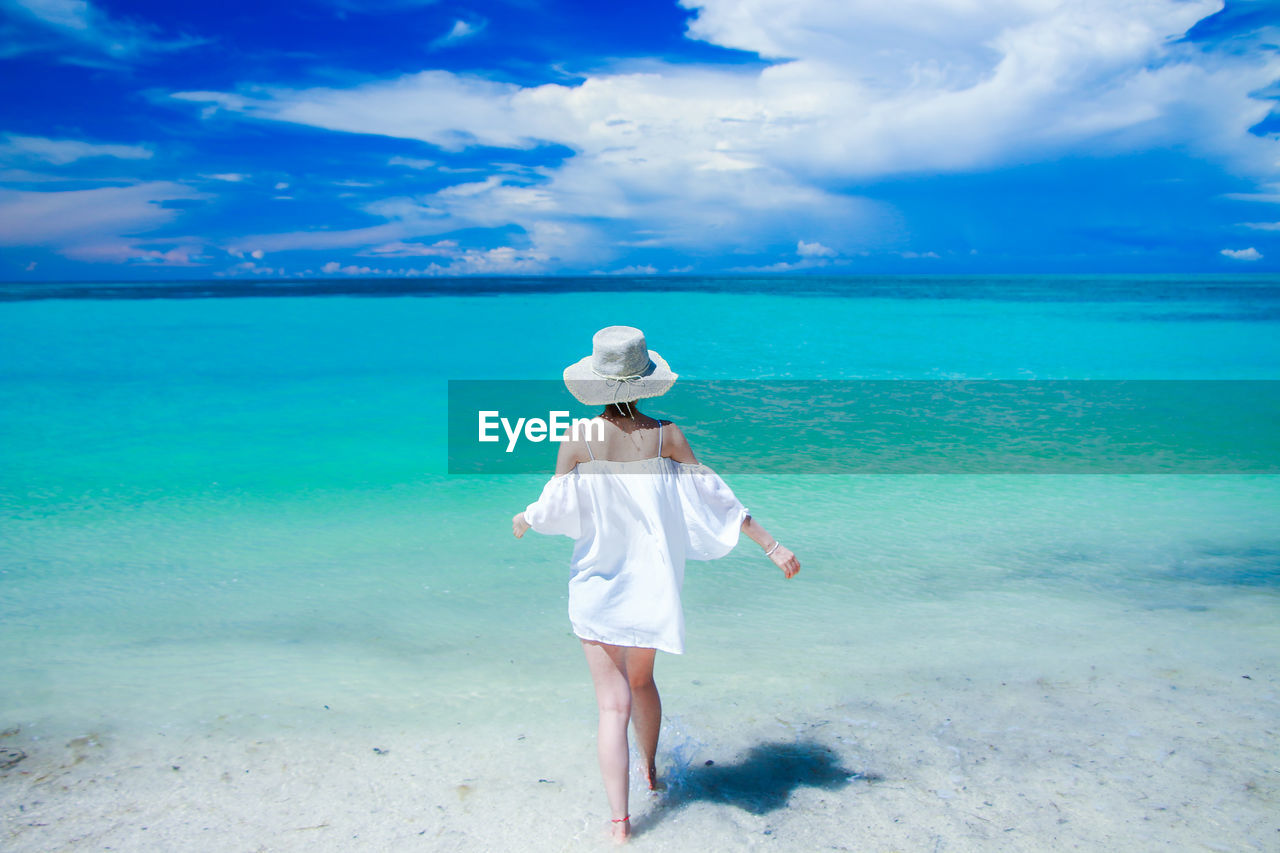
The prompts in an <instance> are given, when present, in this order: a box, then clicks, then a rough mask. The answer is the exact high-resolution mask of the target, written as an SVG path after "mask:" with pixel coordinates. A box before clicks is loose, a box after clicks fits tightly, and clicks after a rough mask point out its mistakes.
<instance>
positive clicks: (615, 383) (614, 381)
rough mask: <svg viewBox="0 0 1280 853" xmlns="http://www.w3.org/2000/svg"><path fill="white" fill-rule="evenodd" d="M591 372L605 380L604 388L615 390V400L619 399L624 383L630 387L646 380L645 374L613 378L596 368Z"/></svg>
mask: <svg viewBox="0 0 1280 853" xmlns="http://www.w3.org/2000/svg"><path fill="white" fill-rule="evenodd" d="M591 372H592V373H594V374H595V375H596V376H599V377H600V378H601V379H603V380H604V387H606V388H612V389H613V399H614V400H617V399H618V391H619V389H621V388H622V385H623V383H626V384H628V385H630V384H633V383H635V382H637V381H639V380H641V379H643V378H644V374H643V373H632V374H631V375H629V376H612V375H610V374H608V373H601V372H600V371H598V370H596V369H595V368H594V367H593V368H591Z"/></svg>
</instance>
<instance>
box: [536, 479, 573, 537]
mask: <svg viewBox="0 0 1280 853" xmlns="http://www.w3.org/2000/svg"><path fill="white" fill-rule="evenodd" d="M524 520H525V521H527V522H528V523H529V526H530V527H532V528H533V529H534V530H536V531H538V532H539V533H545V534H547V535H548V536H554V535H564V536H568V537H569V538H571V539H577V538H579V537H581V536H582V504H581V501H580V500H579V497H578V474H577V472H573V471H571V472H569V473H568V474H561V475H560V476H558V477H552V478H551V479H550V480H549V481H548V482H547V484H546V485H545V486H543V487H542V494H541V495H540V496H539V497H538V499H537V500H536V501H534V502H533V503H531V504H529V506H528V507H526V508H525V511H524Z"/></svg>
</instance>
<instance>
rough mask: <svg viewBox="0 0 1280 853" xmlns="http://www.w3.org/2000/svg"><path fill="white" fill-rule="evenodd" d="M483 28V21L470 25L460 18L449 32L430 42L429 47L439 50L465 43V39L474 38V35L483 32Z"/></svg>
mask: <svg viewBox="0 0 1280 853" xmlns="http://www.w3.org/2000/svg"><path fill="white" fill-rule="evenodd" d="M484 27H485V22H484V21H478V22H476V23H471V22H469V21H464V20H462V19H461V18H459V19H457V20H456V21H454V22H453V26H452V27H451V28H450V29H449V32H447V33H445V34H444V35H442V36H440V38H438V39H436V40H435V41H433V42H431V46H432V47H433V48H441V47H449V46H451V45H455V44H457V43H458V42H460V41H465V40H466V39H469V38H471V37H473V36H475V35H476V33H478V32H480V31H481V30H483V29H484Z"/></svg>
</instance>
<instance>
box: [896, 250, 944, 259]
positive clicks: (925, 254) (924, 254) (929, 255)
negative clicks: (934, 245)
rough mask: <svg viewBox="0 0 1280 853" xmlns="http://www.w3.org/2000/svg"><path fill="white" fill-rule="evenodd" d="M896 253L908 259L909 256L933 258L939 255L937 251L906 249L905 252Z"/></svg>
mask: <svg viewBox="0 0 1280 853" xmlns="http://www.w3.org/2000/svg"><path fill="white" fill-rule="evenodd" d="M898 255H899V256H900V257H903V258H908V259H910V258H935V259H936V258H938V257H939V255H938V253H937V252H912V251H906V252H899V253H898Z"/></svg>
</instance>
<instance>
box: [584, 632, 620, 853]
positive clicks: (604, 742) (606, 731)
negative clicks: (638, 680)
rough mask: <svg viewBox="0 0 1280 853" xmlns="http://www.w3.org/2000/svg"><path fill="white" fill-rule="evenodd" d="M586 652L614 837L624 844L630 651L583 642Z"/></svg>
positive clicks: (599, 750)
mask: <svg viewBox="0 0 1280 853" xmlns="http://www.w3.org/2000/svg"><path fill="white" fill-rule="evenodd" d="M582 650H583V652H585V653H586V656H587V666H588V667H589V668H590V669H591V680H592V681H593V682H594V683H595V687H596V705H597V706H599V709H600V725H599V730H598V732H597V740H596V751H597V753H598V754H599V758H600V774H601V775H602V776H603V777H604V790H605V793H606V794H607V795H608V797H609V809H610V811H612V812H613V815H612V818H613V820H614V821H616V822H615V823H613V824H612V827H613V837H614V840H616V841H624V840H626V838H627V837H628V836H629V835H630V834H631V828H630V826H629V825H628V822H627V821H622V820H621V819H622V818H624V817H626V816H627V814H628V812H627V795H628V793H629V791H628V788H629V787H630V785H629V772H628V771H629V768H628V766H627V765H628V764H629V762H630V754H629V751H628V749H627V721H628V720H629V719H630V718H631V688H630V686H629V685H628V683H627V660H626V651H625V650H624V649H623V648H622V647H621V646H611V645H608V644H606V643H596V642H593V641H590V640H583V641H582Z"/></svg>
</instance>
